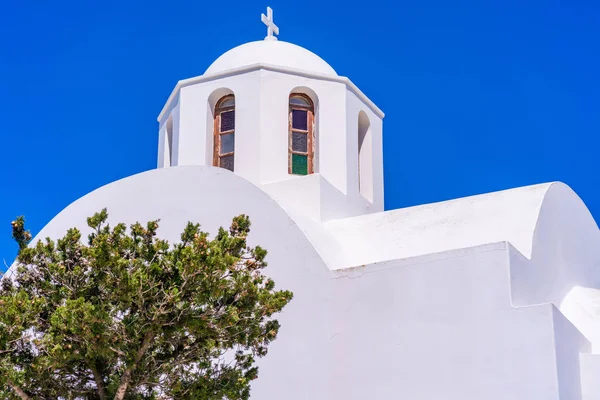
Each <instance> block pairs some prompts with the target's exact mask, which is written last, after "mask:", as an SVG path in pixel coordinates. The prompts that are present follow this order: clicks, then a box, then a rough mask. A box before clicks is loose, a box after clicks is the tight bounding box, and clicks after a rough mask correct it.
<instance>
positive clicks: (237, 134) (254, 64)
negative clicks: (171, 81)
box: [158, 8, 384, 222]
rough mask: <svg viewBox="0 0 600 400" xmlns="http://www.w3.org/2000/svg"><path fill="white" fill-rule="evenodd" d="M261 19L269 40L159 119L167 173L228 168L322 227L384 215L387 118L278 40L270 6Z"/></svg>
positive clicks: (318, 61)
mask: <svg viewBox="0 0 600 400" xmlns="http://www.w3.org/2000/svg"><path fill="white" fill-rule="evenodd" d="M261 18H262V21H263V22H264V23H265V24H266V25H267V36H266V37H265V38H264V40H260V41H255V42H249V43H245V44H242V45H240V46H238V47H235V48H233V49H231V50H229V51H227V52H226V53H224V54H223V55H221V56H220V57H219V58H217V60H215V61H214V62H213V63H212V64H211V65H210V66H209V67H208V69H207V70H206V71H205V72H204V74H203V75H201V76H198V77H194V78H189V79H185V80H182V81H179V82H178V83H177V85H176V87H175V89H174V90H173V92H172V94H171V96H170V97H169V99H168V100H167V103H166V105H165V106H164V108H163V110H162V111H161V113H160V115H159V117H158V122H159V148H158V168H166V167H177V166H185V165H205V166H208V167H218V168H222V169H224V170H225V169H226V170H229V171H231V172H233V173H235V174H237V175H239V176H241V177H243V178H245V179H247V180H248V181H250V182H252V183H254V184H255V185H257V186H259V187H260V188H262V189H263V190H264V191H265V192H267V193H268V194H269V195H271V197H273V198H274V199H275V200H276V201H277V202H279V203H280V204H281V206H282V207H284V208H286V209H287V210H288V211H290V212H293V213H296V214H299V215H305V216H307V217H309V218H311V219H314V220H317V221H320V222H324V221H328V220H331V219H336V218H344V217H350V216H356V215H362V214H366V213H371V212H379V211H383V157H382V122H383V117H384V114H383V112H382V111H381V110H380V109H379V108H378V107H377V106H376V105H375V104H374V103H373V102H372V101H371V100H369V99H368V98H367V97H366V96H365V95H364V94H363V93H362V92H361V91H360V90H359V89H358V87H356V85H354V84H353V83H352V82H351V81H350V79H348V78H346V77H343V76H339V75H338V74H337V73H336V71H335V70H334V69H333V68H332V67H331V66H330V65H329V64H328V63H327V62H325V61H324V60H323V59H322V58H320V57H319V56H317V55H316V54H314V53H312V52H310V51H309V50H307V49H305V48H302V47H300V46H297V45H294V44H291V43H287V42H284V41H280V40H277V38H276V36H275V35H277V34H278V33H279V28H278V27H277V25H275V24H274V21H273V11H272V10H271V9H270V8H268V9H267V15H265V14H262V16H261ZM226 173H230V172H226Z"/></svg>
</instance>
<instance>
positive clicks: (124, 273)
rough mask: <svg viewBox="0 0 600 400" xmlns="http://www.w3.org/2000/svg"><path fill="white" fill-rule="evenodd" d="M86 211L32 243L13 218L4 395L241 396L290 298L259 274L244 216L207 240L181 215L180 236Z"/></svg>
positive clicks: (2, 312) (0, 307) (0, 342)
mask: <svg viewBox="0 0 600 400" xmlns="http://www.w3.org/2000/svg"><path fill="white" fill-rule="evenodd" d="M107 217H108V214H107V211H106V209H105V210H102V211H101V212H99V213H97V214H95V215H94V216H92V217H91V218H88V225H89V226H90V228H91V229H92V233H91V234H90V235H89V237H88V241H87V244H85V243H84V242H83V241H82V237H81V236H82V235H81V233H80V231H78V230H77V229H70V230H69V231H68V232H67V233H66V235H65V236H64V237H63V238H61V239H59V240H58V241H56V242H54V241H52V240H50V239H46V240H45V241H39V242H38V243H37V244H35V245H34V246H28V243H29V242H30V240H31V235H30V233H29V232H28V231H27V230H26V229H25V224H24V219H23V218H22V217H20V218H18V219H17V220H16V221H14V222H13V224H12V225H13V237H14V239H15V240H16V241H17V243H18V245H19V249H20V250H19V255H18V257H17V266H18V267H17V268H16V271H14V274H13V275H12V276H10V277H8V276H6V277H4V279H2V282H1V285H0V286H1V287H0V398H1V399H22V400H26V399H69V400H70V399H100V400H104V399H115V400H123V399H207V400H211V399H215V400H217V399H218V400H222V399H231V400H233V399H247V398H248V397H249V395H250V382H251V381H252V380H253V379H255V378H256V377H257V375H258V369H257V367H256V365H255V361H256V359H257V358H258V357H262V356H264V355H265V354H266V353H267V347H268V344H269V343H270V342H271V341H273V340H274V339H275V338H276V336H277V333H278V330H279V323H278V321H277V320H275V319H274V318H273V315H274V314H275V313H277V312H279V311H281V310H282V309H283V308H284V307H285V305H286V304H287V303H288V302H289V301H290V300H291V299H292V293H291V292H289V291H279V290H275V285H274V282H273V281H272V280H271V279H269V278H267V277H265V276H264V275H263V274H262V270H263V269H264V268H265V266H266V262H265V256H266V254H267V252H266V251H265V250H264V249H262V248H260V247H253V248H252V247H249V246H248V244H247V240H246V239H247V236H248V233H249V232H250V221H249V219H248V217H246V216H244V215H241V216H239V217H236V218H234V219H233V222H232V224H231V227H230V228H229V231H227V230H225V229H223V228H221V229H219V232H218V233H217V235H216V236H215V237H214V238H213V239H211V238H209V235H208V234H207V233H206V232H203V231H201V229H200V226H199V225H198V224H192V223H188V225H187V226H186V227H185V230H184V231H183V233H182V234H181V241H180V242H178V243H175V244H173V245H170V244H169V243H168V242H167V241H165V240H161V239H159V238H158V237H157V229H158V221H152V222H149V223H148V224H147V225H146V226H143V225H141V224H139V223H136V224H134V225H131V226H130V229H127V227H126V226H125V225H124V224H118V225H116V226H114V227H111V226H109V225H108V223H107Z"/></svg>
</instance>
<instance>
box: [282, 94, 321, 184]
mask: <svg viewBox="0 0 600 400" xmlns="http://www.w3.org/2000/svg"><path fill="white" fill-rule="evenodd" d="M293 97H302V98H304V99H305V100H306V101H308V103H309V105H308V106H302V105H298V104H292V103H291V100H292V98H293ZM293 110H302V111H307V114H308V116H307V118H308V121H307V130H306V131H303V130H301V129H294V128H293V121H292V111H293ZM314 121H315V105H314V103H313V101H312V99H311V98H310V97H309V96H308V95H306V94H304V93H292V94H290V97H289V99H288V174H290V175H299V176H304V175H300V174H293V173H292V155H293V154H298V155H302V156H307V157H306V158H307V160H306V162H307V163H308V165H307V175H310V174H313V173H314V156H315V149H314V147H315V140H314V139H315V137H314V136H315V135H314V133H315V129H314ZM294 132H296V133H303V134H306V135H308V140H307V145H306V146H307V152H306V153H303V152H299V151H294V150H293V148H292V138H293V133H294Z"/></svg>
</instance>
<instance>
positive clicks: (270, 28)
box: [260, 7, 279, 40]
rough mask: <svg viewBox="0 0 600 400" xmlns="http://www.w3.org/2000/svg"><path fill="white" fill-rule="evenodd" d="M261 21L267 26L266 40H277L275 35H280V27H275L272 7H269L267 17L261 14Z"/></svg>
mask: <svg viewBox="0 0 600 400" xmlns="http://www.w3.org/2000/svg"><path fill="white" fill-rule="evenodd" d="M260 19H261V21H262V22H263V24H265V25H266V26H267V36H266V37H265V40H277V38H276V37H275V36H273V34H275V35H279V27H278V26H277V25H275V23H274V22H273V9H272V8H271V7H267V15H265V14H261V15H260Z"/></svg>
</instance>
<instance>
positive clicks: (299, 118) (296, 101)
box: [288, 93, 315, 175]
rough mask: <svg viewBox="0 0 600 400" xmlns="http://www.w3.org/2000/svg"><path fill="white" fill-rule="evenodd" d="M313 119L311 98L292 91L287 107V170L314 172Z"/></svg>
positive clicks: (305, 173)
mask: <svg viewBox="0 0 600 400" xmlns="http://www.w3.org/2000/svg"><path fill="white" fill-rule="evenodd" d="M314 119H315V109H314V105H313V102H312V100H311V99H310V97H308V96H307V95H305V94H301V93H292V94H291V95H290V107H289V123H288V125H289V132H288V133H289V139H288V148H289V151H288V153H289V159H288V172H289V173H290V174H294V175H308V174H312V173H313V172H314V161H313V159H314V153H315V152H314V127H313V125H314Z"/></svg>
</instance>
